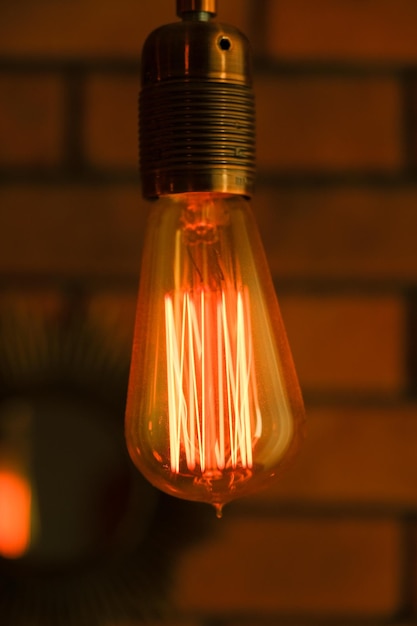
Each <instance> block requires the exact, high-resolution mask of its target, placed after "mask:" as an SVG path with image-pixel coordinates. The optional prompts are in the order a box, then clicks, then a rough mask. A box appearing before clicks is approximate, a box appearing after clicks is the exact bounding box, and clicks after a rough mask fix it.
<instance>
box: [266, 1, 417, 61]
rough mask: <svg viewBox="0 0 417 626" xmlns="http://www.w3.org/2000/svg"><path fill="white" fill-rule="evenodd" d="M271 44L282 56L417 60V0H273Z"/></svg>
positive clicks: (271, 50)
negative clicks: (416, 34) (416, 1)
mask: <svg viewBox="0 0 417 626" xmlns="http://www.w3.org/2000/svg"><path fill="white" fill-rule="evenodd" d="M266 26H267V28H266V38H265V39H266V46H265V47H266V49H267V51H268V53H269V54H270V55H271V56H273V57H276V58H279V59H291V60H301V59H308V60H309V61H310V60H311V59H316V60H320V61H323V60H324V61H328V60H343V61H368V62H377V63H381V62H382V63H384V62H385V63H391V62H398V63H414V62H415V61H416V60H417V40H416V37H415V32H416V27H417V6H416V3H415V2H414V0H366V1H365V2H357V1H356V0H338V2H333V0H318V1H316V2H310V0H268V11H267V19H266Z"/></svg>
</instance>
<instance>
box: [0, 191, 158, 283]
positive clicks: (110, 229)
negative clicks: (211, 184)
mask: <svg viewBox="0 0 417 626" xmlns="http://www.w3.org/2000/svg"><path fill="white" fill-rule="evenodd" d="M0 207H1V211H0V271H1V273H2V274H3V275H5V274H6V275H7V274H12V275H25V274H29V275H34V274H35V275H41V274H46V275H47V276H52V277H54V276H55V277H56V276H59V277H60V278H62V277H64V276H67V277H68V276H79V277H87V278H88V277H94V276H95V277H101V278H103V277H106V278H113V279H114V278H117V277H119V278H120V277H126V276H128V277H130V278H132V277H136V276H137V275H138V273H139V266H140V255H141V248H142V241H143V231H144V227H145V222H146V218H147V211H148V209H147V206H146V204H145V203H144V202H143V201H142V200H141V196H140V191H139V187H138V185H126V186H115V187H112V186H107V185H104V186H101V187H100V186H97V187H96V186H94V185H92V186H90V187H89V186H83V185H62V186H60V185H59V186H47V185H41V184H39V185H36V186H33V187H31V186H27V187H26V186H24V185H22V186H19V185H10V186H3V187H0Z"/></svg>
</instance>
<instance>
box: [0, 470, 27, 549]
mask: <svg viewBox="0 0 417 626" xmlns="http://www.w3.org/2000/svg"><path fill="white" fill-rule="evenodd" d="M30 524H31V490H30V487H29V485H28V482H27V480H25V479H24V478H23V477H22V476H19V475H18V474H17V473H15V472H13V471H7V470H0V555H1V556H3V557H5V558H8V559H17V558H19V557H21V556H23V554H24V553H25V552H26V551H27V549H28V547H29V543H30Z"/></svg>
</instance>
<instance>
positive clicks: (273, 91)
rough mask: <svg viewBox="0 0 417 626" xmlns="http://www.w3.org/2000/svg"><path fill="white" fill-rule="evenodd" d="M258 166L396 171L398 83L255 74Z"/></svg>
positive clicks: (399, 142)
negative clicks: (256, 75) (256, 76)
mask: <svg viewBox="0 0 417 626" xmlns="http://www.w3.org/2000/svg"><path fill="white" fill-rule="evenodd" d="M255 87H256V97H257V104H256V106H257V134H258V135H257V137H258V144H257V155H258V166H259V169H260V170H262V169H266V170H272V169H281V170H284V171H293V170H302V171H312V172H317V171H320V170H323V169H324V170H328V171H341V170H342V171H343V170H353V171H363V170H371V171H372V170H381V171H398V170H399V169H400V168H401V166H402V165H403V163H404V156H403V154H402V102H401V91H400V84H399V83H397V82H396V80H395V79H392V78H383V77H372V76H343V77H340V76H330V75H329V76H311V75H310V76H309V75H301V76H295V75H294V76H274V77H273V76H259V77H258V78H257V79H256V82H255Z"/></svg>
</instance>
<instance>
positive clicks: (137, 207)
mask: <svg viewBox="0 0 417 626" xmlns="http://www.w3.org/2000/svg"><path fill="white" fill-rule="evenodd" d="M218 4H219V19H222V20H223V21H226V22H230V23H232V24H234V25H236V26H238V27H240V28H241V29H242V30H243V31H244V32H245V33H246V34H247V35H248V36H249V38H250V40H251V41H252V43H253V48H254V56H255V80H256V93H257V111H258V120H259V123H258V166H259V176H258V185H257V192H256V195H255V198H254V207H255V210H256V213H257V216H258V221H259V225H260V228H261V232H262V235H263V239H264V243H265V247H266V251H267V255H268V258H269V261H270V265H271V268H272V271H273V274H274V279H275V281H276V287H277V291H278V295H279V298H280V302H281V305H282V310H283V315H284V319H285V322H286V325H287V330H288V333H289V337H290V341H291V344H292V347H293V353H294V358H295V361H296V364H297V367H298V371H299V375H300V379H301V384H302V387H303V390H304V395H305V399H306V405H307V410H308V417H309V425H308V437H307V440H306V442H305V445H304V447H303V450H302V452H301V454H300V456H299V458H298V459H297V461H296V462H295V463H294V464H293V466H292V467H291V468H289V469H288V470H287V473H286V474H285V476H283V477H282V479H281V481H280V482H277V483H276V484H275V485H272V486H271V488H270V489H269V491H266V492H265V493H263V494H260V495H259V496H256V497H254V498H252V499H250V500H245V501H242V502H241V503H236V504H233V505H230V506H229V507H227V508H226V510H225V515H224V518H223V520H222V521H221V522H218V521H217V520H215V519H213V520H211V519H210V520H209V521H208V522H207V523H208V524H209V526H210V532H208V533H205V535H204V538H201V540H199V541H197V542H196V543H194V544H193V546H192V547H188V548H186V549H184V550H183V551H182V552H181V554H180V556H179V558H178V559H177V562H176V565H175V568H174V572H173V578H172V586H171V596H172V599H173V604H174V605H175V607H176V610H177V612H178V620H177V621H176V622H175V626H238V625H239V626H271V625H272V624H274V625H275V624H278V623H283V624H285V623H287V622H288V623H291V624H299V625H300V626H309V625H314V624H317V623H320V624H340V623H343V624H346V625H347V626H355V625H360V624H363V623H371V624H375V625H377V624H380V625H382V624H392V625H393V626H399V625H400V624H401V625H402V626H405V625H406V624H411V623H415V622H416V620H417V556H416V555H417V550H416V536H417V411H416V408H417V404H416V402H417V332H416V328H417V243H416V233H417V169H416V167H417V147H416V146H417V134H416V132H417V123H416V115H417V97H416V94H417V89H416V88H417V36H416V33H417V3H416V2H415V0H362V1H361V2H358V1H357V0H315V1H314V2H312V1H311V0H219V2H218ZM174 5H175V2H174V0H155V1H154V2H151V3H148V2H144V1H142V0H118V1H117V2H110V1H109V0H105V1H101V2H98V0H83V1H81V0H72V1H71V2H69V1H68V0H65V1H63V2H59V3H57V2H53V1H52V0H37V2H33V1H32V0H18V1H16V0H2V3H1V6H0V286H1V290H2V297H3V300H4V296H5V294H6V295H7V296H9V295H10V294H12V296H13V297H16V298H17V299H19V298H22V297H23V298H25V294H27V293H29V292H30V293H31V294H32V293H33V292H34V291H36V290H38V291H40V292H42V290H44V289H51V288H52V289H57V290H61V291H62V292H66V290H68V289H69V290H71V289H73V288H74V286H76V287H77V288H78V289H80V290H82V292H83V294H84V295H85V294H87V297H88V301H89V307H90V308H89V310H90V312H91V311H93V312H95V313H94V316H93V317H94V319H95V320H96V322H95V323H97V324H99V323H100V322H102V321H103V319H107V318H106V316H107V317H109V318H111V319H123V320H125V323H126V324H127V331H126V332H127V334H128V335H129V333H130V332H131V324H132V319H133V309H134V299H135V291H136V283H137V276H138V272H139V264H140V250H141V239H142V233H143V228H144V223H145V219H146V206H145V204H144V202H143V201H142V199H141V197H140V189H139V185H138V180H137V179H138V177H137V145H136V136H137V129H136V119H137V111H136V95H137V88H138V73H139V56H140V49H141V45H142V43H143V40H144V37H145V36H146V34H147V33H148V32H150V31H151V30H152V29H153V28H154V27H156V26H158V25H160V24H162V23H166V22H168V21H171V20H172V19H173V17H174V8H175V7H174ZM16 294H18V295H16ZM8 302H10V299H9V300H8ZM112 316H113V317H112ZM117 316H120V317H119V318H118V317H117ZM125 358H126V359H128V356H127V354H126V355H125ZM122 419H123V418H121V420H122ZM210 514H211V512H210ZM208 515H209V514H208ZM7 626H9V625H7ZM103 626H104V625H103ZM106 626H107V623H106ZM109 626H126V622H123V624H122V623H120V624H119V623H117V624H111V625H110V624H109ZM129 626H133V624H131V623H130V622H129ZM170 626H171V623H170Z"/></svg>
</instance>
